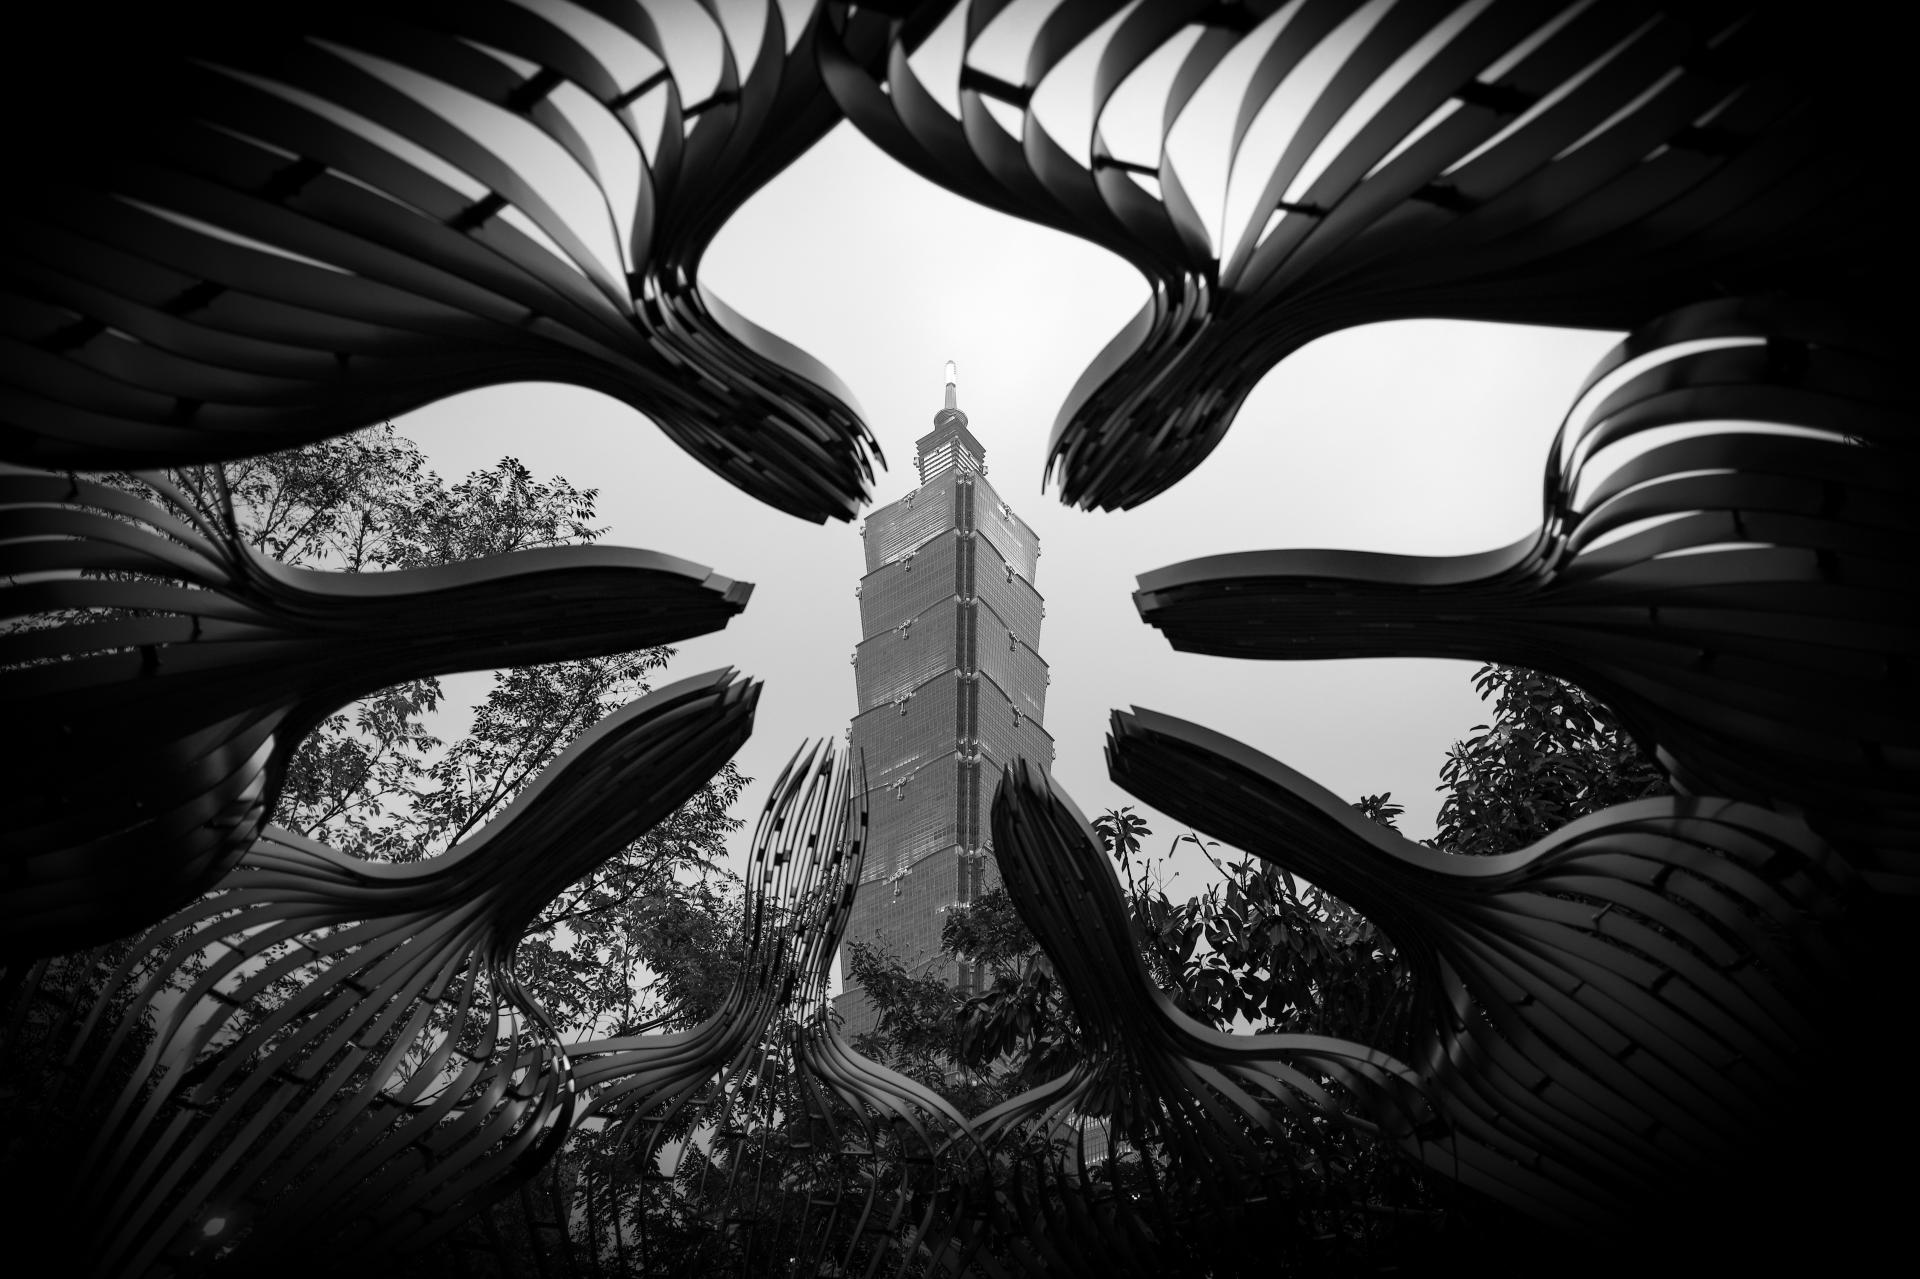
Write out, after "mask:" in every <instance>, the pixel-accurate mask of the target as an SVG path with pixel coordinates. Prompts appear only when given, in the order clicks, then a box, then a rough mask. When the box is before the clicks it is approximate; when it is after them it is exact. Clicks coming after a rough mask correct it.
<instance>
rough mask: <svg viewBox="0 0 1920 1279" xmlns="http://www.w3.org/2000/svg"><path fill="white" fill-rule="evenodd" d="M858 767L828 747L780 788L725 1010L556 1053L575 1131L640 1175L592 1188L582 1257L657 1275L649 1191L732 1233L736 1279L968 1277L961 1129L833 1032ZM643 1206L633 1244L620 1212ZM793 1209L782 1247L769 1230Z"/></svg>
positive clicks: (856, 870)
mask: <svg viewBox="0 0 1920 1279" xmlns="http://www.w3.org/2000/svg"><path fill="white" fill-rule="evenodd" d="M850 759H851V757H850V756H848V755H845V754H840V753H836V752H835V751H834V750H833V748H832V746H831V744H829V743H821V744H819V745H817V746H814V747H811V748H803V749H802V750H801V751H800V752H799V753H798V754H796V755H795V756H794V758H793V760H792V761H791V762H790V763H789V764H788V765H787V768H786V769H785V771H784V772H783V773H782V775H781V776H780V778H779V779H778V780H777V781H776V783H775V785H774V787H773V792H772V794H771V796H770V797H769V799H768V801H767V807H766V810H765V811H764V812H763V814H762V815H761V818H760V823H759V826H758V828H757V829H756V831H755V835H754V844H753V855H752V860H751V862H750V865H749V868H748V883H747V886H748V893H749V897H748V902H747V914H746V928H747V935H746V954H745V959H744V962H743V964H742V969H741V971H742V977H741V980H740V981H739V982H738V983H737V984H736V985H735V987H734V989H733V991H732V992H731V994H730V996H729V998H728V1000H727V1002H726V1004H725V1005H724V1006H723V1007H722V1008H721V1009H720V1010H719V1011H718V1012H716V1013H715V1014H714V1015H713V1016H712V1017H711V1018H710V1019H708V1020H707V1021H706V1022H704V1023H703V1024H702V1025H700V1026H698V1027H696V1028H695V1029H693V1030H689V1031H685V1032H680V1033H677V1034H665V1035H642V1036H631V1037H626V1038H621V1039H608V1040H598V1041H594V1042H590V1043H585V1044H578V1045H573V1046H570V1047H569V1048H568V1050H567V1052H568V1055H569V1057H570V1059H571V1060H572V1062H573V1069H574V1074H575V1078H576V1079H577V1081H578V1082H579V1084H580V1085H581V1087H582V1088H584V1089H587V1090H589V1091H590V1093H591V1100H590V1101H589V1103H588V1104H587V1106H586V1107H585V1110H584V1112H583V1114H584V1115H585V1116H592V1117H603V1118H605V1119H606V1120H608V1121H610V1122H611V1123H612V1124H614V1125H615V1129H614V1131H615V1132H616V1133H617V1140H618V1141H619V1142H620V1144H621V1145H622V1146H623V1147H625V1148H627V1149H630V1150H631V1151H632V1155H631V1159H630V1161H629V1162H628V1163H627V1164H626V1167H628V1168H630V1169H632V1170H637V1171H635V1172H634V1174H633V1175H632V1177H631V1178H630V1180H629V1181H628V1182H627V1183H624V1184H622V1183H616V1184H611V1185H594V1184H589V1185H588V1186H587V1187H586V1190H585V1193H586V1195H587V1196H588V1197H589V1198H595V1197H597V1198H598V1199H599V1200H600V1201H601V1206H600V1207H599V1210H598V1211H597V1212H596V1211H595V1210H594V1209H593V1208H591V1207H588V1208H586V1209H584V1211H585V1212H586V1213H587V1214H588V1215H589V1218H590V1219H598V1220H600V1221H605V1222H610V1223H611V1225H610V1227H609V1232H610V1235H611V1236H612V1237H611V1238H610V1239H608V1240H607V1241H605V1243H604V1245H603V1244H602V1241H599V1240H595V1241H594V1244H595V1246H596V1247H603V1250H605V1251H609V1252H611V1253H614V1254H619V1255H628V1256H630V1257H631V1258H632V1260H633V1261H634V1262H635V1263H637V1264H638V1265H639V1267H640V1268H641V1270H642V1272H647V1273H650V1272H652V1271H653V1270H654V1269H655V1268H657V1267H658V1266H660V1265H662V1264H664V1260H665V1259H664V1258H662V1257H661V1256H660V1254H659V1253H658V1252H657V1251H656V1250H655V1247H657V1245H656V1246H655V1247H650V1242H649V1239H648V1234H647V1231H648V1217H649V1215H651V1214H653V1213H655V1212H657V1211H658V1210H659V1209H660V1208H661V1206H662V1205H661V1203H660V1202H659V1201H658V1200H655V1199H650V1198H648V1197H647V1195H646V1192H647V1191H649V1190H653V1191H674V1192H679V1193H682V1194H687V1195H689V1196H690V1197H691V1199H692V1200H693V1201H694V1202H697V1203H701V1204H705V1205H707V1209H706V1211H708V1212H709V1213H711V1215H712V1216H713V1218H714V1219H715V1220H716V1224H737V1225H739V1226H740V1227H741V1228H742V1229H743V1231H744V1237H743V1239H742V1240H741V1242H739V1245H738V1246H739V1247H740V1250H741V1251H740V1256H739V1261H738V1264H739V1266H740V1267H741V1269H742V1271H743V1272H744V1273H748V1274H754V1273H762V1272H772V1271H781V1270H782V1268H783V1267H789V1268H790V1269H788V1270H786V1271H785V1272H787V1273H796V1274H819V1273H827V1274H854V1273H866V1274H874V1273H883V1272H884V1273H897V1272H898V1271H899V1269H900V1268H901V1267H904V1266H906V1265H907V1264H909V1263H910V1262H913V1261H915V1260H916V1259H920V1258H923V1257H924V1256H927V1255H931V1256H932V1257H933V1258H934V1264H939V1263H940V1262H941V1261H942V1260H944V1261H946V1262H949V1263H952V1264H954V1265H956V1266H958V1267H960V1268H961V1269H964V1268H965V1265H966V1264H967V1258H968V1256H969V1255H971V1254H972V1253H973V1252H975V1251H977V1249H978V1246H979V1243H978V1239H977V1233H978V1232H977V1231H976V1232H974V1234H975V1236H976V1238H975V1239H974V1241H973V1242H972V1243H971V1244H970V1245H969V1244H968V1243H967V1242H966V1241H965V1240H966V1232H965V1231H964V1230H960V1229H957V1225H956V1223H957V1219H958V1218H960V1217H961V1216H962V1215H963V1214H965V1213H966V1212H967V1211H968V1210H969V1209H968V1203H969V1197H968V1195H967V1194H966V1192H965V1189H964V1187H965V1186H966V1185H967V1184H968V1182H969V1181H970V1180H971V1179H973V1178H976V1177H977V1175H978V1172H979V1168H978V1163H979V1157H980V1151H979V1148H978V1146H977V1144H976V1142H975V1141H974V1140H973V1137H972V1134H971V1131H970V1130H969V1128H968V1125H967V1123H966V1121H965V1120H964V1119H963V1118H962V1117H961V1116H960V1115H959V1114H958V1113H957V1112H955V1111H954V1109H953V1108H952V1107H951V1106H950V1105H948V1104H947V1102H946V1101H945V1100H944V1099H942V1098H941V1097H940V1096H939V1095H938V1094H936V1093H933V1092H930V1091H928V1090H927V1089H926V1088H924V1087H923V1086H921V1085H920V1084H918V1083H915V1082H914V1081H913V1080H911V1079H908V1078H906V1077H905V1076H902V1075H900V1074H898V1073H896V1072H894V1071H892V1070H889V1069H887V1068H886V1067H884V1066H881V1065H879V1064H878V1063H876V1062H873V1061H870V1060H868V1059H867V1058H865V1057H862V1056H861V1055H860V1054H858V1053H856V1052H854V1051H853V1050H852V1049H851V1048H849V1047H848V1046H847V1044H846V1042H845V1041H844V1040H843V1039H842V1038H841V1036H840V1034H839V1032H838V1030H837V1029H836V1028H835V1025H834V1023H833V1020H832V1019H831V1017H830V1014H829V1002H828V999H827V984H828V978H829V970H830V968H831V966H832V962H833V956H834V952H835V950H836V949H837V948H838V946H839V944H840V939H841V936H842V934H843V933H844V932H845V931H846V926H847V920H848V918H849V914H850V912H851V909H852V906H853V900H854V894H855V889H856V888H857V887H858V885H859V883H860V874H861V864H862V862H863V860H864V859H865V857H866V852H867V846H866V835H867V829H868V825H867V808H866V802H865V799H864V796H865V793H866V789H867V788H866V786H865V784H864V782H861V781H859V780H857V779H856V778H855V777H854V776H853V768H852V767H851V764H850ZM710 1081H711V1082H710ZM696 1133H705V1134H707V1139H706V1141H705V1143H704V1147H702V1146H701V1145H700V1144H699V1143H697V1142H696V1140H695V1139H694V1136H693V1135H694V1134H696ZM636 1190H637V1191H639V1192H641V1193H640V1195H639V1197H638V1204H639V1211H638V1212H637V1213H633V1214H632V1215H634V1216H635V1217H636V1220H635V1222H634V1223H632V1225H629V1224H628V1223H627V1222H626V1221H625V1220H624V1218H623V1213H622V1210H621V1206H622V1204H623V1202H625V1203H629V1204H631V1203H632V1202H633V1199H632V1196H633V1195H634V1192H635V1191H636ZM795 1199H798V1200H801V1203H800V1205H799V1211H798V1212H797V1213H795V1212H789V1213H788V1214H787V1217H786V1218H785V1220H784V1224H785V1226H786V1227H787V1228H786V1229H785V1230H782V1229H781V1228H780V1227H781V1225H782V1221H783V1219H782V1217H781V1215H780V1213H779V1212H778V1211H777V1210H778V1209H779V1208H780V1207H781V1206H782V1204H783V1202H789V1203H790V1202H791V1201H793V1200H795ZM682 1210H683V1211H684V1208H683V1209H682ZM629 1212H631V1209H629ZM630 1229H631V1230H633V1232H634V1235H635V1237H634V1238H633V1239H631V1240H630V1241H629V1240H628V1239H626V1238H625V1237H624V1233H625V1232H626V1231H628V1230H630ZM677 1260H678V1261H679V1262H680V1263H681V1264H685V1263H686V1262H687V1261H688V1260H689V1259H688V1258H686V1257H685V1256H684V1255H682V1256H680V1257H678V1258H677ZM709 1261H710V1263H711V1264H715V1265H721V1264H723V1259H722V1258H720V1257H713V1258H710V1259H709Z"/></svg>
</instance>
